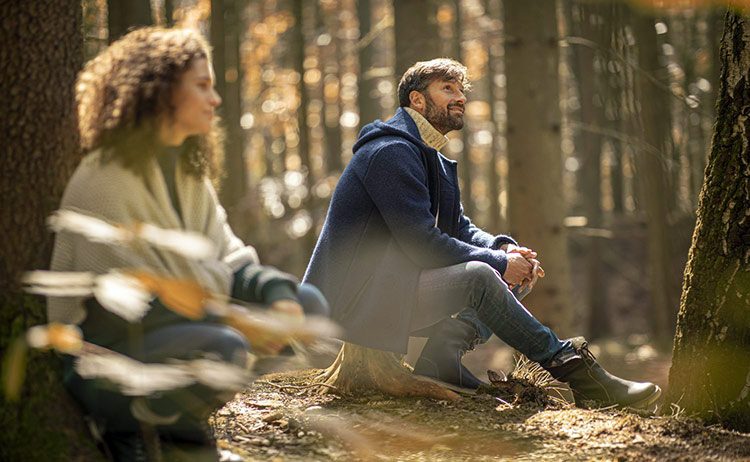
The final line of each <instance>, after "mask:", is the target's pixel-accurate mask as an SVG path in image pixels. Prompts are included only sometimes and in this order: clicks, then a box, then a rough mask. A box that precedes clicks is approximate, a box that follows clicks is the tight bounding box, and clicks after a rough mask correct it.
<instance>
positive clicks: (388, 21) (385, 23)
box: [354, 15, 394, 50]
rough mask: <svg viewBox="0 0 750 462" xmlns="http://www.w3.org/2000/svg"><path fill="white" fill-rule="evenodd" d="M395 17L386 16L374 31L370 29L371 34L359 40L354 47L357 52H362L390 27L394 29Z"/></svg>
mask: <svg viewBox="0 0 750 462" xmlns="http://www.w3.org/2000/svg"><path fill="white" fill-rule="evenodd" d="M393 24H394V22H393V16H392V15H386V16H385V17H384V18H383V19H381V20H380V21H379V22H378V23H377V24H375V26H373V28H372V29H370V32H368V33H367V35H365V36H364V37H362V38H361V39H359V41H358V42H357V43H356V44H355V45H354V49H355V50H360V49H362V48H364V47H366V46H368V45H370V44H371V43H372V41H373V40H375V39H376V38H377V36H378V35H380V34H382V33H383V32H384V31H386V30H387V29H388V28H389V27H393Z"/></svg>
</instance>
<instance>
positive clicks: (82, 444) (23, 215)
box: [0, 0, 97, 461]
mask: <svg viewBox="0 0 750 462" xmlns="http://www.w3.org/2000/svg"><path fill="white" fill-rule="evenodd" d="M0 17H2V18H3V21H2V22H1V23H0V41H2V43H3V47H2V51H0V85H2V88H3V92H2V95H1V96H0V108H1V109H0V111H1V112H0V114H2V116H1V119H2V121H3V122H2V124H0V127H1V128H0V138H2V140H3V143H2V155H0V172H1V173H0V174H1V175H2V181H0V194H2V197H3V213H2V218H0V230H2V235H3V239H2V243H1V244H0V255H2V260H0V351H3V352H6V351H8V346H9V344H10V342H11V341H13V339H15V338H17V337H18V336H19V335H22V334H23V332H24V331H25V329H26V328H28V327H29V326H31V325H34V324H40V323H44V322H45V320H46V313H45V304H44V303H43V301H42V299H40V298H37V297H31V296H25V295H23V294H22V293H21V291H20V289H19V287H20V286H19V276H20V275H21V274H22V273H23V272H24V271H28V270H32V269H43V268H47V267H48V264H49V255H50V250H51V243H52V236H51V234H50V233H49V232H48V231H47V229H46V226H45V220H46V218H47V216H48V215H49V214H50V213H51V212H52V211H53V210H55V209H56V208H57V205H58V203H59V199H60V196H61V194H62V191H63V189H64V187H65V184H66V183H67V181H68V178H69V177H70V175H71V174H72V172H73V169H74V168H75V167H76V165H77V164H78V161H79V159H80V152H79V147H78V128H77V121H76V117H75V113H76V111H75V101H74V88H75V79H76V74H77V72H78V70H79V69H80V68H81V66H82V64H83V36H82V33H81V31H82V10H81V2H80V1H79V0H46V1H37V2H16V1H4V2H0ZM3 367H4V369H5V367H7V365H4V366H3ZM5 372H7V369H6V370H5ZM26 372H27V376H26V380H25V382H24V384H23V388H22V390H21V395H20V397H19V399H18V401H16V402H8V401H6V400H5V398H4V397H3V398H0V427H2V429H3V431H2V432H0V460H61V461H64V460H75V459H80V460H96V459H97V456H96V455H95V454H96V451H95V449H94V448H93V445H90V444H87V443H86V440H85V435H86V433H85V427H84V425H83V420H82V418H81V415H80V412H79V411H78V410H77V408H76V407H75V406H74V405H73V403H72V402H71V399H70V398H68V396H67V394H66V393H65V392H64V391H63V388H62V384H61V380H60V375H61V368H60V364H59V362H58V361H57V360H56V358H54V357H52V356H51V355H50V354H44V353H42V354H32V355H31V357H30V360H29V363H28V367H27V371H26Z"/></svg>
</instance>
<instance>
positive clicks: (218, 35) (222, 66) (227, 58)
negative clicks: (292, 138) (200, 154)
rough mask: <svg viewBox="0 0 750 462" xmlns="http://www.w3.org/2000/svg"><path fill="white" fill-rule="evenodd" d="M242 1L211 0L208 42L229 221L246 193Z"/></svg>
mask: <svg viewBox="0 0 750 462" xmlns="http://www.w3.org/2000/svg"><path fill="white" fill-rule="evenodd" d="M244 3H245V2H244V0H213V1H212V2H211V44H212V45H213V47H214V53H213V64H214V70H215V74H216V91H217V92H218V93H219V95H220V96H221V99H222V103H221V106H219V113H220V114H221V115H222V119H223V125H224V127H225V129H226V139H225V142H224V181H223V183H222V188H221V191H220V192H221V200H222V203H223V205H224V206H225V207H227V208H228V209H229V217H230V220H234V219H236V216H235V215H234V214H233V213H232V212H233V210H232V209H233V207H235V206H236V205H237V203H238V202H239V201H240V200H241V199H242V197H243V196H244V195H245V192H246V188H247V173H246V168H245V158H244V148H245V136H244V133H243V132H242V127H241V126H240V118H241V117H242V64H241V62H240V43H241V42H242V35H243V31H242V21H241V13H242V10H243V7H244Z"/></svg>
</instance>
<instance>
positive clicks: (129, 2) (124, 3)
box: [107, 0, 154, 43]
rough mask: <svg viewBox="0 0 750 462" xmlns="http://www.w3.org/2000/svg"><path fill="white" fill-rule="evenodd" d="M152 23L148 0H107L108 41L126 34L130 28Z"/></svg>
mask: <svg viewBox="0 0 750 462" xmlns="http://www.w3.org/2000/svg"><path fill="white" fill-rule="evenodd" d="M153 23H154V20H153V18H152V17H151V2H150V1H149V0H107V25H108V27H109V43H112V42H114V41H115V40H117V39H118V38H120V37H122V36H123V35H125V34H127V33H128V31H129V30H130V29H132V28H135V27H143V26H150V25H152V24H153Z"/></svg>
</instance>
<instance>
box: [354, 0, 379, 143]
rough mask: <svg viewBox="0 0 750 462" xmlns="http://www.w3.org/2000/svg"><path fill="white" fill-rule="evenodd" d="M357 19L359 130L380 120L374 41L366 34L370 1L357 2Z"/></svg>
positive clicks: (370, 9)
mask: <svg viewBox="0 0 750 462" xmlns="http://www.w3.org/2000/svg"><path fill="white" fill-rule="evenodd" d="M357 17H358V19H359V40H360V42H359V45H358V50H359V74H358V81H357V84H358V86H359V88H358V89H357V107H359V128H360V129H362V127H363V126H365V125H366V124H368V123H370V122H372V121H373V120H375V119H377V118H380V103H379V100H380V95H379V94H378V90H377V85H376V84H377V77H376V76H375V75H374V74H373V72H371V71H372V69H373V68H374V67H375V60H374V56H375V40H373V39H372V37H370V36H369V35H368V34H370V33H371V31H372V4H371V2H370V0H358V2H357Z"/></svg>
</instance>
